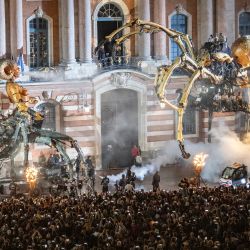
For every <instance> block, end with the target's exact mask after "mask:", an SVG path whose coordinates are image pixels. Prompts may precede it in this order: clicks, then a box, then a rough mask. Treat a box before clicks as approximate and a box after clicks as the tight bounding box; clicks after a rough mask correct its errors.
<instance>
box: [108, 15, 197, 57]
mask: <svg viewBox="0 0 250 250" xmlns="http://www.w3.org/2000/svg"><path fill="white" fill-rule="evenodd" d="M129 27H130V28H131V27H134V28H135V29H138V28H140V29H139V32H138V31H133V32H130V33H129V34H126V35H123V36H121V37H120V38H121V41H123V37H124V36H125V40H126V39H127V38H128V37H130V36H132V35H135V34H138V33H143V32H144V33H150V32H151V33H152V32H159V31H163V32H164V33H166V34H167V35H168V36H169V37H170V38H173V39H174V40H175V42H176V43H177V45H178V46H179V47H180V49H181V51H182V53H183V54H184V55H186V54H187V55H189V56H190V57H191V58H192V59H195V56H194V53H193V48H192V44H191V41H190V39H189V36H188V35H187V34H184V33H182V32H178V31H175V30H171V29H168V28H166V27H163V26H162V25H160V24H157V23H154V22H149V21H143V20H140V19H135V20H132V21H130V22H128V23H126V24H125V25H123V26H122V27H120V28H119V29H117V30H115V31H113V32H112V33H111V34H110V35H108V36H106V39H107V40H109V41H111V40H112V38H114V36H115V35H117V34H118V33H119V32H121V31H122V30H124V29H126V28H129Z"/></svg>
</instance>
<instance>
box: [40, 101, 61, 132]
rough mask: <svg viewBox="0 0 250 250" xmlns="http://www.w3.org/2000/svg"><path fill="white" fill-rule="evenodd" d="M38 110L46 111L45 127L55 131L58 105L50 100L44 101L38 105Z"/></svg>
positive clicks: (43, 126)
mask: <svg viewBox="0 0 250 250" xmlns="http://www.w3.org/2000/svg"><path fill="white" fill-rule="evenodd" d="M36 110H38V111H41V112H43V113H45V118H44V120H43V125H42V128H43V129H48V130H52V131H55V130H57V127H56V105H55V104H54V103H50V102H44V103H41V104H39V105H38V106H37V107H36Z"/></svg>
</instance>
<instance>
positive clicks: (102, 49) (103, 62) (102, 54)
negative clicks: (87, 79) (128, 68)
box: [97, 45, 105, 66]
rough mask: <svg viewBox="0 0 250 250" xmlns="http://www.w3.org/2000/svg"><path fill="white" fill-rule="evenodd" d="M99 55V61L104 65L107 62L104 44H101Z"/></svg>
mask: <svg viewBox="0 0 250 250" xmlns="http://www.w3.org/2000/svg"><path fill="white" fill-rule="evenodd" d="M97 55H98V61H99V62H100V63H101V64H102V66H104V64H105V49H104V45H101V46H100V48H99V49H98V51H97Z"/></svg>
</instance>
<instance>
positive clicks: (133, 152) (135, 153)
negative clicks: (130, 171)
mask: <svg viewBox="0 0 250 250" xmlns="http://www.w3.org/2000/svg"><path fill="white" fill-rule="evenodd" d="M138 155H140V151H139V148H138V147H137V146H136V145H135V144H134V145H133V147H132V148H131V158H132V165H134V164H135V163H136V157H137V156H138Z"/></svg>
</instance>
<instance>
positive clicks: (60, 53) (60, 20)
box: [58, 1, 64, 63]
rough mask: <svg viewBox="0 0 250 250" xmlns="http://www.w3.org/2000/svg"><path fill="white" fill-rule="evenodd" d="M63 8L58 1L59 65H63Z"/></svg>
mask: <svg viewBox="0 0 250 250" xmlns="http://www.w3.org/2000/svg"><path fill="white" fill-rule="evenodd" d="M62 11H63V8H62V1H58V23H59V63H63V39H62V37H63V20H64V18H63V13H62Z"/></svg>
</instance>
